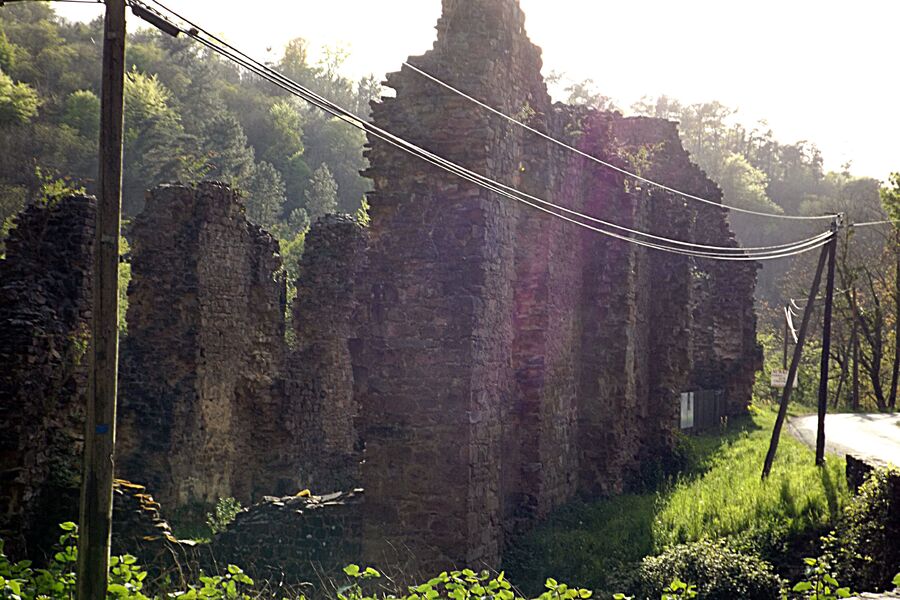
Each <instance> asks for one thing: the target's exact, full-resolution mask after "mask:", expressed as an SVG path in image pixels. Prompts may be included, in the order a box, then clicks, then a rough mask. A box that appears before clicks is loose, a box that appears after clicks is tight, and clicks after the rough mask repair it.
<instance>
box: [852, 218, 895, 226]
mask: <svg viewBox="0 0 900 600" xmlns="http://www.w3.org/2000/svg"><path fill="white" fill-rule="evenodd" d="M872 225H900V219H885V220H884V221H868V222H866V223H851V224H850V227H870V226H872Z"/></svg>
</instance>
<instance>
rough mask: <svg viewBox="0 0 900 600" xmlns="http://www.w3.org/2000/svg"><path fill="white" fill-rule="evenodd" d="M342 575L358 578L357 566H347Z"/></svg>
mask: <svg viewBox="0 0 900 600" xmlns="http://www.w3.org/2000/svg"><path fill="white" fill-rule="evenodd" d="M344 573H346V574H347V575H349V576H350V577H359V565H347V566H346V567H344Z"/></svg>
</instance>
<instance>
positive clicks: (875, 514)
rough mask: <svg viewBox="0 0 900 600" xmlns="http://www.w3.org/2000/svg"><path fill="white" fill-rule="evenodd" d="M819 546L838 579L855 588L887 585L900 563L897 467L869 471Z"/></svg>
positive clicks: (899, 494) (899, 510) (899, 489)
mask: <svg viewBox="0 0 900 600" xmlns="http://www.w3.org/2000/svg"><path fill="white" fill-rule="evenodd" d="M822 549H823V552H824V555H823V558H824V560H825V561H826V562H827V563H828V564H831V565H834V566H835V571H836V576H837V578H838V579H839V580H840V581H841V582H842V583H845V584H847V585H850V586H851V587H853V588H854V589H858V590H880V589H884V588H886V587H888V586H889V585H890V583H891V577H892V576H893V575H894V574H895V573H896V571H897V567H898V565H900V471H898V470H897V469H875V470H874V471H872V473H871V474H870V475H869V477H868V478H867V479H866V481H865V482H864V483H863V485H862V486H860V488H859V492H858V493H857V495H856V496H854V497H853V498H852V500H851V501H850V503H849V504H848V505H847V506H846V507H845V509H844V513H843V515H842V516H841V519H840V520H839V521H838V524H837V527H836V528H835V529H834V531H832V532H831V533H830V534H829V535H827V536H825V537H824V538H823V539H822Z"/></svg>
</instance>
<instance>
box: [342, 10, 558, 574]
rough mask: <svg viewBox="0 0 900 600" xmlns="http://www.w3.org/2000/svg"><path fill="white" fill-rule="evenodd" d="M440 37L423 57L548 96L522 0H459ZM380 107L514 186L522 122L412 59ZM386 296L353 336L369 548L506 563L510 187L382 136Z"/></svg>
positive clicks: (502, 101)
mask: <svg viewBox="0 0 900 600" xmlns="http://www.w3.org/2000/svg"><path fill="white" fill-rule="evenodd" d="M437 30H438V40H437V42H436V44H435V47H434V50H432V51H431V52H429V53H427V54H426V55H425V56H422V57H418V58H412V59H410V60H411V62H412V63H414V64H416V65H418V66H421V67H423V68H425V69H426V70H428V71H430V72H433V73H435V74H436V75H437V76H439V77H441V78H442V79H445V80H447V81H450V82H452V83H453V84H454V85H457V86H458V87H459V88H461V89H463V90H465V91H466V92H467V93H470V94H472V95H473V96H476V97H478V98H480V99H482V100H484V101H485V102H487V103H488V104H490V105H492V106H495V107H497V108H498V109H500V110H502V111H504V112H506V113H508V114H517V113H519V112H520V111H522V110H523V108H524V107H526V106H527V105H529V104H535V103H536V102H535V99H537V101H539V102H546V99H545V98H539V97H537V96H536V92H542V93H544V94H545V93H546V92H545V91H544V90H543V85H542V84H541V87H540V89H539V90H533V89H529V88H528V87H527V85H525V84H523V81H525V80H526V76H525V75H524V74H529V75H530V74H534V73H538V72H539V68H540V58H539V51H538V50H537V49H536V48H535V47H534V46H533V45H531V44H530V43H529V42H528V40H527V38H526V37H525V36H524V16H523V14H522V12H521V10H520V9H519V7H518V3H517V2H516V1H514V0H499V1H497V0H445V2H444V14H443V16H442V17H441V19H440V21H439V22H438V25H437ZM387 85H388V87H391V88H393V89H394V90H396V97H395V98H385V99H384V100H383V102H381V103H379V104H375V105H374V107H373V109H374V110H373V120H374V122H375V123H376V124H377V125H379V126H381V127H384V128H385V129H388V130H390V131H392V132H395V133H397V134H399V135H400V136H402V137H404V138H407V139H409V140H411V141H413V142H416V143H419V144H421V145H423V146H424V147H425V148H426V149H428V150H430V151H433V152H435V153H437V154H440V155H442V156H444V157H447V158H449V159H450V160H453V161H455V162H458V163H460V164H462V165H464V166H466V167H468V168H471V169H473V170H475V171H477V172H479V173H482V174H484V175H486V176H488V177H492V178H495V179H498V180H500V181H503V182H504V183H507V184H509V185H512V186H516V185H519V184H520V176H521V173H522V167H523V164H522V160H521V159H522V148H521V146H522V143H523V142H522V132H521V131H517V130H514V128H513V127H512V126H511V125H510V124H508V123H506V122H504V121H503V120H502V119H501V118H500V117H497V116H494V115H491V114H489V113H487V112H486V111H484V110H483V109H481V108H479V107H478V106H476V105H474V104H472V103H471V102H469V101H468V100H466V99H464V98H461V97H459V96H457V95H455V94H453V93H452V92H450V91H447V90H445V89H443V88H440V87H438V86H436V85H435V84H434V83H433V82H430V81H428V80H427V79H425V78H423V77H421V76H420V75H417V74H415V73H412V72H411V71H410V70H409V69H404V70H402V71H401V72H399V73H394V74H391V75H389V76H388V78H387ZM370 145H371V149H370V150H369V153H368V155H369V160H370V162H371V164H372V168H371V169H370V170H369V171H368V176H369V177H371V178H372V180H373V183H374V192H373V193H372V194H371V195H370V204H371V226H370V245H369V269H368V274H369V278H370V282H371V293H372V297H371V301H370V302H369V314H368V315H367V318H366V321H367V323H368V324H367V326H366V331H364V332H363V334H362V335H361V338H360V342H359V344H358V346H357V348H355V350H354V375H355V380H356V386H357V396H358V398H359V404H360V410H361V420H362V422H363V423H364V427H363V430H362V432H361V434H362V438H363V440H364V443H365V460H364V463H363V471H362V483H363V486H364V487H365V488H366V509H367V511H368V512H369V517H368V518H367V519H366V525H367V531H366V554H367V558H368V559H369V560H374V561H379V560H384V559H387V560H395V559H397V558H401V559H402V557H397V556H396V553H397V552H400V553H401V554H403V553H405V552H406V551H407V550H408V551H411V552H412V553H414V554H415V555H416V559H417V562H418V563H419V564H422V565H425V566H441V565H443V566H449V565H451V564H462V563H469V564H478V563H479V562H480V561H486V562H488V563H491V564H496V563H497V560H498V558H499V555H500V549H501V544H502V533H501V531H502V507H501V503H502V496H503V490H502V487H503V485H502V480H503V476H502V471H501V454H502V446H503V427H504V424H503V420H502V417H503V414H504V412H505V411H506V410H507V409H506V408H504V407H506V406H508V405H509V403H510V397H511V394H512V393H513V376H512V369H511V365H512V350H511V348H512V345H513V337H514V332H513V325H512V319H511V315H512V314H513V310H514V289H513V281H514V279H515V276H516V271H515V264H514V260H515V250H514V238H515V234H516V214H517V213H516V211H517V209H516V208H515V207H514V206H513V205H512V203H511V201H509V200H507V199H503V198H500V197H498V196H496V195H493V194H491V193H490V192H487V191H484V190H482V189H480V188H478V187H475V186H473V185H471V184H468V183H465V182H464V181H462V180H460V179H458V178H456V177H454V176H452V175H448V174H445V173H443V172H441V171H439V170H437V169H435V168H432V167H429V166H428V165H426V164H425V163H423V162H420V161H418V160H417V159H415V158H413V157H411V156H409V155H407V154H405V153H403V152H401V151H398V150H395V149H392V148H390V147H388V146H387V145H386V144H385V143H383V142H381V141H379V140H377V139H374V138H371V139H370Z"/></svg>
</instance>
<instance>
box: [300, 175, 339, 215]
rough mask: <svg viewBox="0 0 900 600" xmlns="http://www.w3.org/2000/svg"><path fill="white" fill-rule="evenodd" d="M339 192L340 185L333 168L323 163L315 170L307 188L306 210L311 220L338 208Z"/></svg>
mask: <svg viewBox="0 0 900 600" xmlns="http://www.w3.org/2000/svg"><path fill="white" fill-rule="evenodd" d="M337 192H338V186H337V183H335V181H334V177H332V176H331V170H330V169H329V168H328V165H326V164H324V163H323V164H322V165H320V166H319V168H318V169H316V170H315V171H314V172H313V175H312V179H311V180H310V182H309V189H307V190H306V211H307V213H309V218H310V220H312V221H315V220H316V219H318V218H319V217H321V216H323V215H326V214H329V213H333V212H334V211H335V210H337Z"/></svg>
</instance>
